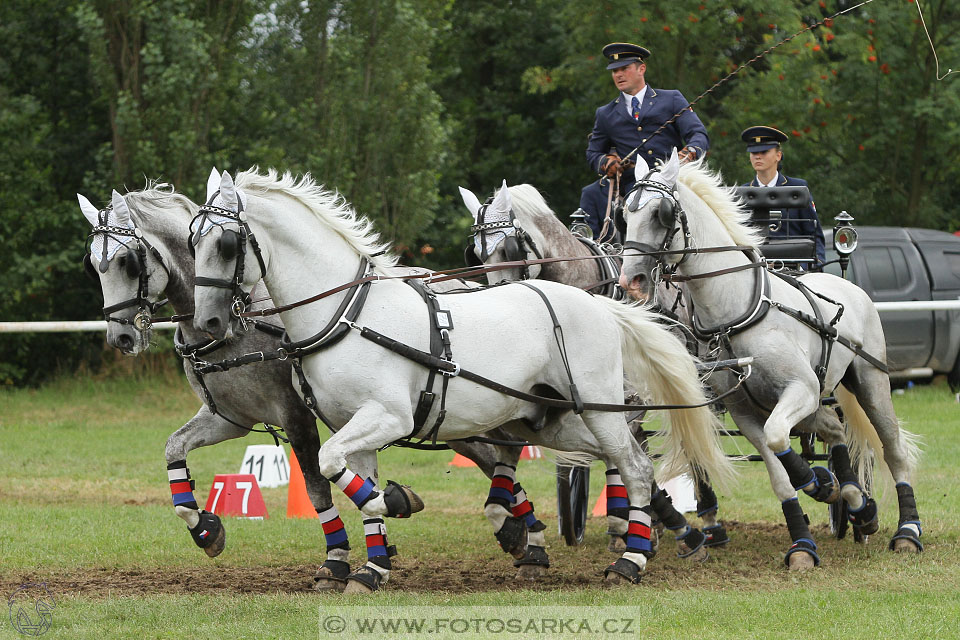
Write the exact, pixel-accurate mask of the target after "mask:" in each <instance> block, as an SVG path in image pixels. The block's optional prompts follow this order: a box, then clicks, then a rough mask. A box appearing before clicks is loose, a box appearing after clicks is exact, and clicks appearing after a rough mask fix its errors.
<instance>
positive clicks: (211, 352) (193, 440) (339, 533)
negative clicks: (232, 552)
mask: <svg viewBox="0 0 960 640" xmlns="http://www.w3.org/2000/svg"><path fill="white" fill-rule="evenodd" d="M218 179H219V177H218ZM78 199H79V201H80V208H81V211H82V212H83V214H84V216H85V217H86V219H87V220H88V222H90V224H91V226H92V227H93V231H92V232H91V237H92V240H93V241H92V246H91V253H90V254H89V255H88V256H86V257H85V260H84V262H85V266H86V268H87V271H88V273H90V275H92V276H93V277H94V278H95V279H96V281H98V282H99V283H100V286H101V288H102V292H103V296H104V309H105V312H104V315H105V317H106V318H107V320H108V328H107V342H108V343H109V344H110V345H111V346H112V347H114V348H117V349H119V350H120V351H122V352H124V353H127V354H131V355H136V354H138V353H140V352H141V351H143V350H144V349H146V348H147V347H148V346H149V344H150V336H151V329H150V317H151V314H152V312H153V311H154V308H155V307H156V306H157V303H158V300H159V299H160V298H161V296H164V295H165V296H167V297H168V298H169V301H170V304H171V305H172V306H173V308H174V311H175V313H176V314H177V315H185V316H187V318H185V319H184V320H182V321H180V322H179V324H178V329H177V333H176V339H175V340H176V343H177V347H178V351H179V352H180V353H181V355H183V356H185V357H184V363H183V365H184V371H185V372H186V374H187V379H188V381H189V383H190V385H191V387H192V388H193V390H194V392H195V393H196V394H197V396H198V397H199V398H200V399H201V400H202V401H203V402H204V404H203V405H202V406H201V408H200V410H199V411H198V412H197V414H196V415H195V416H194V417H193V418H191V419H190V420H189V421H188V422H187V423H186V424H184V425H183V426H182V427H181V428H179V429H178V430H177V431H176V432H174V433H173V434H172V435H171V436H170V438H169V439H168V440H167V445H166V451H165V455H166V459H167V467H168V477H169V481H170V487H171V493H172V496H173V504H174V509H175V511H176V513H177V515H178V516H180V517H181V518H183V520H184V521H185V522H186V523H187V526H188V530H189V532H190V534H191V536H192V538H193V539H194V541H195V542H196V544H197V545H198V546H199V547H200V548H202V549H203V550H204V551H205V553H206V554H207V555H208V556H210V557H214V556H216V555H218V554H219V553H220V552H221V551H223V549H224V545H225V531H224V525H223V523H222V522H221V520H220V518H219V517H218V516H216V515H215V514H212V513H209V512H207V511H204V510H201V509H200V508H199V505H198V504H197V502H196V499H195V497H194V495H193V488H194V487H193V482H192V480H191V477H190V472H189V470H188V468H187V464H186V459H187V454H188V453H189V452H190V451H192V450H193V449H196V448H197V447H202V446H208V445H212V444H216V443H218V442H222V441H224V440H229V439H232V438H238V437H241V436H245V435H247V434H248V433H250V431H251V430H252V429H253V427H254V425H256V424H258V423H264V424H269V425H279V426H282V427H283V429H284V430H285V432H286V434H287V436H288V437H289V440H290V443H291V446H292V448H293V451H294V453H295V454H296V456H297V459H298V461H299V462H300V465H301V468H302V470H303V475H304V480H305V481H306V487H307V494H308V496H309V498H310V501H311V503H312V504H313V505H314V507H315V508H316V510H317V512H318V514H319V516H320V519H321V524H322V526H323V530H324V536H325V540H326V544H327V557H326V560H325V561H324V562H323V564H322V566H321V567H320V569H319V570H318V572H317V575H316V577H315V584H314V587H315V588H316V589H318V590H321V591H324V590H343V589H344V588H347V587H348V586H350V585H353V586H352V587H351V590H355V589H365V588H366V587H364V586H363V583H362V582H361V583H357V582H356V578H355V576H353V574H351V572H350V565H349V549H350V546H349V542H348V539H347V534H346V531H345V529H344V527H343V523H342V521H341V520H340V517H339V514H338V512H337V509H336V507H335V506H334V505H333V501H332V498H331V494H330V483H329V482H328V481H327V479H326V478H324V477H323V476H322V475H321V474H320V471H319V468H318V466H317V454H318V452H319V450H320V438H319V435H318V433H317V426H316V418H315V416H314V415H313V414H312V413H311V411H310V409H309V408H308V407H307V406H306V405H305V404H304V402H303V400H302V398H301V396H300V395H299V393H298V391H297V389H296V388H295V387H294V385H292V384H291V376H292V374H293V372H292V369H291V365H290V363H289V362H283V361H281V360H271V361H268V362H263V363H258V364H256V365H253V366H245V367H237V368H231V369H229V370H228V371H223V372H213V373H208V374H206V375H201V374H198V371H197V370H196V369H195V367H194V362H195V361H200V362H201V363H202V362H204V361H208V362H222V361H229V360H232V359H234V358H238V357H240V356H243V355H245V354H250V353H257V352H263V353H270V352H275V351H276V350H277V348H278V347H279V346H280V335H281V334H282V330H283V327H282V325H281V324H280V323H279V321H275V322H273V323H259V324H257V325H255V328H253V329H251V330H248V331H245V332H242V333H239V334H238V335H237V336H235V337H234V338H233V339H231V340H227V341H213V340H210V339H209V338H207V337H205V336H204V335H203V334H202V333H201V332H198V331H197V330H195V329H194V328H193V326H192V323H191V320H190V317H189V316H190V314H192V312H193V285H192V282H193V270H194V266H193V262H194V259H193V256H192V255H191V253H190V252H189V251H188V245H187V243H186V238H187V235H188V232H189V224H190V220H191V219H192V218H193V217H194V216H195V215H196V213H197V210H198V207H197V205H196V204H194V203H193V202H192V201H190V200H189V199H188V198H186V197H185V196H183V195H181V194H178V193H174V192H172V190H171V189H169V188H158V187H157V186H156V185H155V184H153V183H151V184H149V185H148V187H147V188H146V189H145V190H143V191H138V192H131V193H128V194H126V196H121V195H120V194H119V193H116V192H114V194H113V198H112V202H111V206H109V207H107V208H105V209H102V210H98V209H97V207H95V206H93V205H92V204H91V203H90V202H89V200H87V199H86V198H85V197H84V196H79V195H78ZM138 234H139V235H138ZM411 271H412V270H411ZM449 286H451V287H452V286H456V285H455V284H451V285H449ZM251 295H252V297H253V299H254V300H257V301H258V302H257V303H256V304H254V305H253V306H252V307H251V308H254V309H256V308H268V307H270V306H272V301H271V300H270V299H269V297H268V296H267V295H266V290H265V289H264V287H263V285H262V283H261V284H258V285H257V286H256V287H255V288H254V289H253V291H252V292H251ZM191 354H193V355H194V357H193V358H191V357H190V356H191ZM294 381H296V377H294ZM492 435H493V436H494V437H499V438H501V439H506V436H505V435H504V434H501V433H497V432H494V433H493V434H492ZM450 446H451V448H452V449H453V450H454V451H456V452H458V453H460V454H461V455H464V456H466V457H467V458H469V459H471V460H473V461H474V462H476V463H477V465H478V466H479V467H480V469H481V470H482V471H483V472H484V473H485V474H486V475H487V477H489V478H491V479H493V478H494V477H495V475H496V476H499V478H498V483H499V485H500V486H501V490H500V491H499V493H498V496H499V499H498V500H496V501H494V502H495V506H493V507H490V506H488V508H487V509H486V512H487V514H488V517H489V518H490V519H491V523H492V524H493V525H494V527H495V529H494V531H495V532H496V533H497V534H498V536H497V539H498V541H499V542H500V543H501V546H502V548H503V549H504V551H506V552H509V553H511V555H513V556H514V558H515V559H516V560H515V565H516V566H519V567H520V569H519V572H518V576H519V577H521V578H526V579H535V578H536V577H538V576H539V575H540V574H541V572H542V571H543V570H544V569H545V568H546V567H547V566H549V562H548V559H547V555H546V552H545V551H543V546H544V544H545V542H544V541H543V540H542V537H543V534H542V531H543V529H544V528H545V527H544V526H543V523H541V522H540V521H539V520H537V519H536V516H535V514H534V512H533V508H532V505H531V504H530V502H529V501H527V500H526V498H525V494H524V493H523V489H522V487H521V486H520V485H519V483H516V484H515V483H514V482H510V485H511V487H510V489H509V492H507V491H506V490H505V489H503V487H504V486H505V478H509V479H511V480H512V479H513V475H514V470H515V467H516V461H517V458H518V457H519V453H520V449H519V448H518V447H496V446H493V445H489V444H483V443H464V442H453V443H450ZM498 461H503V462H501V467H500V468H498V467H497V463H498ZM353 464H354V465H355V466H356V468H358V469H360V470H362V472H363V473H365V474H367V475H368V476H369V477H371V478H374V479H376V478H377V470H376V458H375V456H372V455H369V454H361V455H360V456H357V457H355V458H354V459H353ZM511 465H512V466H511ZM507 493H509V499H506V498H505V496H506V494H507ZM378 528H379V529H382V531H383V533H382V535H383V536H384V537H385V527H383V525H382V523H378ZM365 529H366V527H365ZM528 532H529V534H528ZM528 538H529V540H528ZM370 539H371V541H373V537H372V536H371V537H370ZM378 546H379V545H378ZM383 546H386V545H385V544H384V545H383ZM348 583H349V584H348Z"/></svg>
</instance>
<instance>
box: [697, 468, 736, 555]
mask: <svg viewBox="0 0 960 640" xmlns="http://www.w3.org/2000/svg"><path fill="white" fill-rule="evenodd" d="M697 475H698V477H697V517H698V518H700V520H701V521H703V535H704V536H705V537H706V541H705V542H704V543H703V544H704V546H706V547H722V546H724V545H726V544H727V543H728V542H730V537H729V536H728V535H727V529H726V528H725V527H724V526H723V525H722V524H720V523H719V522H717V512H718V511H719V510H720V505H719V503H718V502H717V494H716V493H714V491H713V487H712V486H711V485H710V479H709V478H708V477H707V474H706V472H703V473H701V474H697Z"/></svg>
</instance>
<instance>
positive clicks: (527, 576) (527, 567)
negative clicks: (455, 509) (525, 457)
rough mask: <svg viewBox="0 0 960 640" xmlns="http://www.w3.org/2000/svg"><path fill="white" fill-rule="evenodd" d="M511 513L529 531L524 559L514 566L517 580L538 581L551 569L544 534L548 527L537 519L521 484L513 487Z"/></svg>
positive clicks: (514, 563)
mask: <svg viewBox="0 0 960 640" xmlns="http://www.w3.org/2000/svg"><path fill="white" fill-rule="evenodd" d="M510 513H511V514H513V517H514V518H522V519H523V523H524V526H525V527H526V529H527V546H526V549H525V550H524V552H523V557H522V558H517V559H516V560H514V561H513V566H515V567H517V579H518V580H536V579H538V578H540V577H541V576H542V575H543V574H544V573H545V572H546V570H547V569H549V568H550V558H549V557H548V556H547V539H546V536H544V534H543V532H544V531H545V530H546V528H547V525H545V524H543V523H542V522H541V521H540V520H539V519H537V515H536V513H535V512H534V510H533V503H532V502H530V500H528V499H527V493H526V492H525V491H524V490H523V487H521V486H520V483H519V482H518V483H516V484H515V485H513V506H512V507H511V508H510Z"/></svg>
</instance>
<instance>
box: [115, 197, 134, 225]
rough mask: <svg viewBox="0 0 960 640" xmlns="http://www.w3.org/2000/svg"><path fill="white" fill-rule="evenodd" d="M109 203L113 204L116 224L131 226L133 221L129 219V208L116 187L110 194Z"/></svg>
mask: <svg viewBox="0 0 960 640" xmlns="http://www.w3.org/2000/svg"><path fill="white" fill-rule="evenodd" d="M110 203H111V204H112V205H113V217H114V220H115V221H116V224H117V226H118V227H132V226H133V222H132V221H131V220H130V209H129V207H127V201H126V200H124V199H123V196H122V195H120V192H119V191H117V190H116V189H114V190H113V193H112V194H111V195H110Z"/></svg>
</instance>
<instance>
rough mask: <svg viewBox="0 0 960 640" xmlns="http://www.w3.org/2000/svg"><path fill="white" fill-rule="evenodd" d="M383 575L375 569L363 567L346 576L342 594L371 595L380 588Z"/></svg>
mask: <svg viewBox="0 0 960 640" xmlns="http://www.w3.org/2000/svg"><path fill="white" fill-rule="evenodd" d="M382 582H383V575H381V573H380V572H379V571H377V570H376V569H374V568H372V567H369V566H367V565H363V566H362V567H360V568H359V569H357V570H356V571H354V572H353V573H351V574H350V575H349V576H347V587H346V588H345V589H344V590H343V592H344V593H373V592H374V591H376V590H377V589H379V588H380V584H381V583H382Z"/></svg>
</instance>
